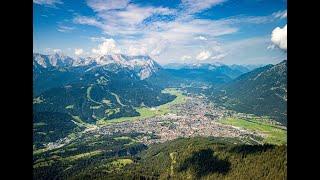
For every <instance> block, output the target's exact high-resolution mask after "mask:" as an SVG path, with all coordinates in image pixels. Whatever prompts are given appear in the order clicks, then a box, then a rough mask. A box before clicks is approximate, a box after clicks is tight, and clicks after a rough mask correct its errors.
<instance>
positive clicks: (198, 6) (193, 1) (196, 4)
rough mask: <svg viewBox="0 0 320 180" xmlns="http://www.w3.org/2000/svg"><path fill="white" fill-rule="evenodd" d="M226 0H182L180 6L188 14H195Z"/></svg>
mask: <svg viewBox="0 0 320 180" xmlns="http://www.w3.org/2000/svg"><path fill="white" fill-rule="evenodd" d="M225 1H226V0H182V1H181V2H182V6H184V8H185V9H186V11H187V12H188V13H196V12H200V11H203V10H206V9H209V8H211V7H213V6H215V5H218V4H221V3H223V2H225Z"/></svg>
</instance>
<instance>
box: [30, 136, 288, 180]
mask: <svg viewBox="0 0 320 180" xmlns="http://www.w3.org/2000/svg"><path fill="white" fill-rule="evenodd" d="M120 139H121V141H120ZM94 142H100V143H98V144H97V145H96V146H94V147H93V146H89V145H86V143H91V144H92V143H94ZM130 142H131V143H130ZM106 143H107V144H108V145H107V144H106ZM238 143H239V141H237V140H236V139H227V138H200V137H199V138H184V139H176V140H173V141H169V142H166V143H162V144H156V145H152V146H150V147H149V148H147V149H146V147H145V146H143V145H141V144H139V143H137V142H132V138H131V137H126V138H124V137H114V138H107V139H100V141H97V140H95V141H92V140H90V141H88V142H79V145H82V146H84V147H85V148H80V147H79V146H75V145H73V146H69V147H66V148H64V149H65V150H64V149H59V150H56V151H51V152H48V153H46V155H45V154H42V155H41V156H40V154H39V155H36V156H35V157H36V158H37V159H36V163H35V164H34V167H35V171H34V173H35V177H37V179H46V178H47V177H48V175H49V177H51V178H52V176H50V175H52V174H54V176H55V177H56V178H67V179H151V178H152V179H286V177H287V172H286V170H287V166H286V163H287V159H286V153H287V152H286V147H285V146H274V145H241V144H238ZM104 145H107V146H105V147H104ZM72 149H75V150H72ZM108 152H109V153H108ZM64 169H65V170H64Z"/></svg>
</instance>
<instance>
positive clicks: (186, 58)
mask: <svg viewBox="0 0 320 180" xmlns="http://www.w3.org/2000/svg"><path fill="white" fill-rule="evenodd" d="M191 58H192V57H191V56H182V57H181V60H182V61H185V60H188V59H191Z"/></svg>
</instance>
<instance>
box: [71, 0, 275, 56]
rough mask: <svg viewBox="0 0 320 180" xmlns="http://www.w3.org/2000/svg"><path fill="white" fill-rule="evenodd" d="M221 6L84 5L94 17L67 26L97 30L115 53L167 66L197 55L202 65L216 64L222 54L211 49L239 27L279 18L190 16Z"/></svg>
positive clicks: (110, 1) (205, 2) (205, 1)
mask: <svg viewBox="0 0 320 180" xmlns="http://www.w3.org/2000/svg"><path fill="white" fill-rule="evenodd" d="M224 1H225V0H202V1H198V0H182V1H181V3H180V6H178V8H176V9H172V8H166V7H161V6H158V7H154V6H151V5H143V6H141V5H138V4H136V3H134V2H132V1H131V0H105V1H103V0H87V5H88V6H89V7H90V8H91V9H92V10H93V11H94V12H95V15H94V16H81V15H77V16H76V17H74V19H73V22H74V23H76V24H82V25H89V26H94V27H97V28H99V29H101V30H102V31H103V33H104V35H105V37H106V38H110V37H112V38H114V39H115V40H116V41H117V47H115V49H116V50H117V51H120V48H121V52H123V53H127V54H130V55H150V56H151V57H153V58H154V59H156V60H159V61H160V62H164V61H167V62H170V61H171V60H172V59H175V60H179V59H181V58H182V57H181V54H188V55H190V56H192V57H197V56H199V52H200V50H203V49H206V50H207V51H208V52H209V54H210V55H209V57H208V58H206V59H209V58H210V56H211V57H212V58H213V59H215V58H220V57H222V55H221V54H226V53H225V52H222V51H219V50H217V48H219V47H215V41H217V40H218V37H219V36H223V35H229V34H233V33H236V32H238V30H239V28H240V27H241V26H242V25H243V24H250V23H251V24H262V23H270V22H271V21H274V20H275V16H277V17H278V16H279V15H276V14H275V13H273V14H270V15H267V16H237V17H230V18H224V19H218V20H213V19H199V18H196V17H195V16H194V13H197V12H201V11H204V10H206V9H209V8H211V7H213V6H216V5H219V4H221V3H223V2H224ZM168 17H169V18H168ZM279 17H280V16H279ZM106 38H104V37H91V38H90V40H92V41H94V42H102V43H104V42H105V41H107V39H106ZM100 45H102V44H100ZM211 47H212V48H211ZM215 48H216V49H215ZM102 49H103V48H102ZM111 49H112V48H111ZM92 52H94V53H95V54H98V53H99V52H100V48H99V47H98V48H94V49H92ZM205 54H208V53H202V55H201V56H199V58H200V59H203V58H205V56H204V55H205ZM228 56H229V54H228Z"/></svg>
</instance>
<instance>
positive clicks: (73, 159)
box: [63, 150, 103, 162]
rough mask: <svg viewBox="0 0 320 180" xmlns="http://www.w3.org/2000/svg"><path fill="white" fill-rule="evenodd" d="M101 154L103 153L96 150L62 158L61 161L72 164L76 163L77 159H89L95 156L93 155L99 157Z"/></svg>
mask: <svg viewBox="0 0 320 180" xmlns="http://www.w3.org/2000/svg"><path fill="white" fill-rule="evenodd" d="M102 153H103V151H101V150H96V151H91V152H87V153H82V154H77V155H74V156H69V157H66V158H63V160H64V161H69V162H72V161H77V160H79V159H84V158H90V157H92V156H95V155H100V154H102Z"/></svg>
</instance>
